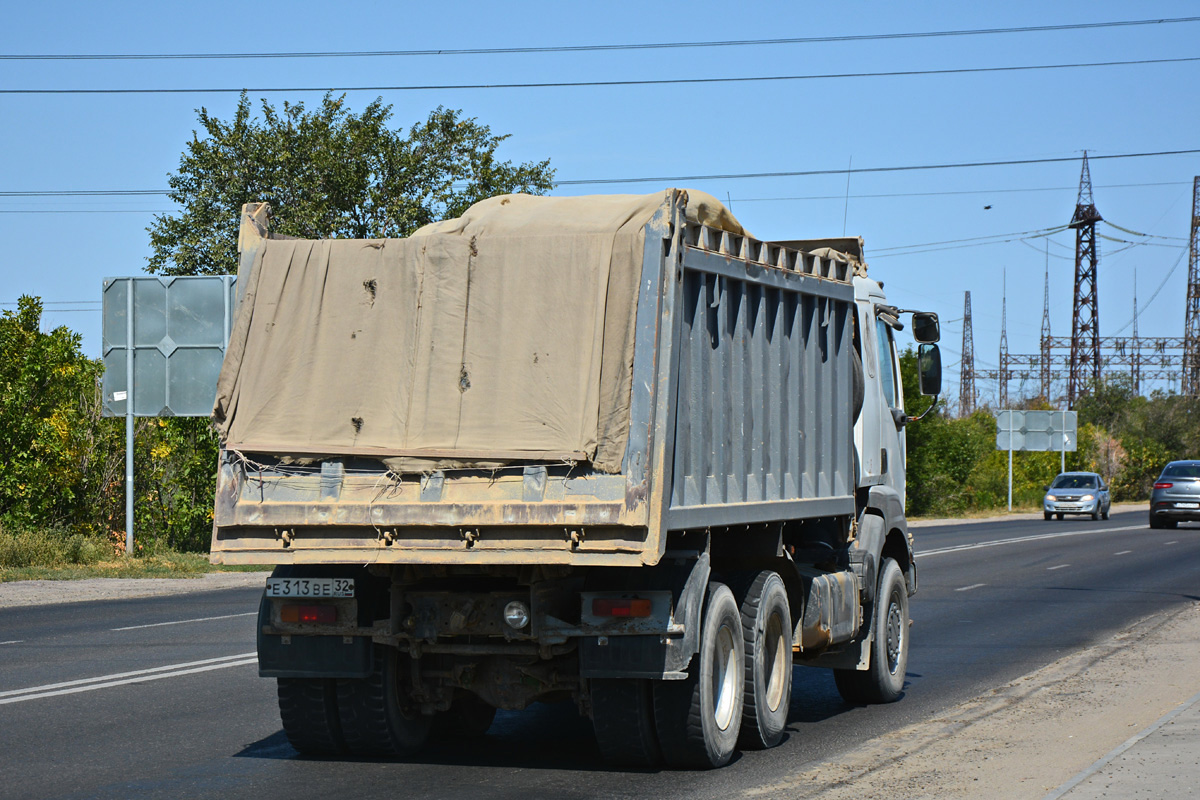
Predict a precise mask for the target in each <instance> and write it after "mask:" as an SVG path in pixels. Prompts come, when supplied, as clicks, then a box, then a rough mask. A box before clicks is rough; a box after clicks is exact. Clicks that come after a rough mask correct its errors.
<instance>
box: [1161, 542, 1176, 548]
mask: <svg viewBox="0 0 1200 800" xmlns="http://www.w3.org/2000/svg"><path fill="white" fill-rule="evenodd" d="M1169 544H1179V542H1163V546H1164V547H1165V546H1166V545H1169Z"/></svg>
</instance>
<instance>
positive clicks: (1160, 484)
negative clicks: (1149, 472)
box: [1154, 481, 1175, 489]
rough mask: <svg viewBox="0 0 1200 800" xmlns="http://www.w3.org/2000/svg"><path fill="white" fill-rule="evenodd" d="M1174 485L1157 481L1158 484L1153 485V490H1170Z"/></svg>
mask: <svg viewBox="0 0 1200 800" xmlns="http://www.w3.org/2000/svg"><path fill="white" fill-rule="evenodd" d="M1174 485H1175V484H1173V483H1171V482H1170V481H1159V482H1158V483H1156V484H1154V488H1155V489H1170V488H1171V487H1172V486H1174Z"/></svg>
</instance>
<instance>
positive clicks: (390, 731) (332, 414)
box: [212, 189, 941, 769]
mask: <svg viewBox="0 0 1200 800" xmlns="http://www.w3.org/2000/svg"><path fill="white" fill-rule="evenodd" d="M269 215H270V210H269V208H268V207H267V206H266V205H265V204H250V205H247V206H246V207H245V208H244V209H243V216H242V227H241V233H240V240H239V248H240V264H239V276H238V287H239V292H240V293H241V295H240V297H239V300H238V310H237V314H236V317H235V323H234V328H233V331H232V334H231V337H230V343H229V347H228V350H227V353H226V357H225V362H224V364H223V367H222V372H221V376H220V380H219V383H218V388H217V397H216V402H215V406H214V411H213V419H214V423H215V425H216V426H217V429H218V432H219V434H220V438H221V454H220V462H219V470H218V479H217V488H216V498H215V508H214V514H213V537H212V560H213V562H214V563H216V564H258V565H275V569H274V572H273V573H272V574H271V577H270V578H269V579H267V581H266V589H265V592H264V596H263V598H262V601H261V604H260V608H259V618H258V664H259V671H260V674H261V675H262V676H264V677H268V678H274V679H276V681H277V685H278V697H279V710H280V716H281V719H282V724H283V730H284V732H285V733H286V735H287V738H288V740H289V741H290V742H291V744H292V745H293V746H294V747H295V748H296V749H297V750H298V751H299V752H301V753H304V754H322V755H339V754H344V755H347V756H351V757H412V756H413V755H414V754H415V753H416V752H417V751H418V750H419V749H420V748H421V747H422V746H423V745H424V744H425V743H426V742H427V741H428V740H429V737H430V736H446V735H449V736H459V737H466V736H481V735H484V734H485V733H486V732H487V730H488V728H489V726H490V725H491V724H492V721H493V717H494V716H495V714H496V711H497V709H505V710H520V709H524V708H526V707H528V706H529V705H530V704H532V703H535V702H555V701H569V702H573V703H575V704H576V705H577V706H578V708H579V710H580V712H581V713H582V714H584V715H586V716H588V717H590V718H591V721H592V724H593V727H594V730H595V735H596V742H597V745H598V750H599V753H600V755H601V756H602V757H603V758H604V759H606V760H607V761H609V762H611V763H614V764H621V765H631V766H640V767H650V766H655V765H662V764H665V765H666V766H668V767H672V768H685V769H686V768H697V769H705V768H712V767H719V766H721V765H723V764H725V763H727V762H728V761H729V759H730V758H731V757H732V755H733V754H734V753H735V752H736V751H738V750H739V749H763V748H769V747H772V746H774V745H776V744H778V743H779V742H780V741H781V739H782V738H783V736H784V732H785V727H786V725H787V716H788V709H789V705H790V697H791V691H792V682H793V679H794V678H793V676H794V672H793V669H792V667H793V665H794V664H801V665H807V666H815V667H824V668H829V669H832V670H833V672H834V678H835V681H836V685H837V688H838V690H839V692H840V693H841V695H842V696H843V697H844V698H845V699H846V700H847V701H848V702H850V703H884V702H891V701H894V700H896V699H897V698H899V697H900V696H901V694H902V693H903V688H904V680H905V665H906V662H907V658H908V652H909V626H910V619H909V597H910V596H911V595H912V594H913V593H914V592H916V590H917V563H916V561H915V560H914V558H913V548H912V537H911V534H910V532H909V530H908V526H907V523H906V520H905V515H904V495H905V477H904V467H905V426H906V424H907V423H908V422H909V421H910V418H909V416H908V415H907V414H906V412H905V411H904V397H903V391H902V382H901V376H900V366H901V361H900V359H899V357H898V355H897V350H896V344H895V338H894V337H895V331H898V330H901V329H902V328H903V327H904V325H905V319H906V317H905V315H908V314H911V325H912V333H913V336H914V338H915V339H916V340H917V342H918V343H919V347H918V351H919V352H918V365H919V366H918V372H919V376H918V377H919V383H920V386H921V391H922V393H923V394H929V395H935V396H936V395H937V393H938V391H939V386H940V381H941V364H940V356H939V354H938V348H937V344H936V341H937V339H938V321H937V315H936V314H934V313H931V312H909V311H904V310H902V309H899V308H896V307H895V306H891V305H888V303H887V300H886V298H885V296H884V294H883V291H882V287H881V284H879V283H877V282H875V281H873V280H871V279H870V278H868V277H867V272H866V263H865V260H864V256H863V245H862V240H861V239H858V238H853V237H842V238H836V239H825V240H789V241H760V240H757V239H755V238H754V237H753V236H751V235H750V234H749V233H748V232H747V231H746V230H745V229H744V228H742V226H741V224H740V223H739V222H738V221H737V219H736V218H734V217H733V215H732V214H731V213H730V212H729V210H728V209H727V208H726V207H724V206H723V205H722V204H721V203H719V202H718V201H716V200H715V199H714V198H712V197H711V196H708V195H705V194H704V193H702V192H696V191H684V190H679V189H670V190H666V191H663V192H658V193H655V194H650V195H615V196H591V197H534V196H529V195H507V196H501V197H494V198H491V199H489V200H485V201H483V202H481V203H478V204H476V205H474V206H472V207H471V208H470V209H469V210H468V211H467V212H466V213H465V214H464V215H463V216H462V217H459V218H457V219H452V220H447V221H445V222H440V223H435V224H433V225H429V226H426V227H425V228H421V229H420V230H418V231H416V232H415V233H414V234H413V235H411V236H409V237H407V238H402V239H386V240H341V239H333V240H300V239H291V238H286V237H276V236H273V235H272V234H271V232H270V230H269V228H270V226H269ZM935 399H936V398H935ZM795 674H804V673H802V672H797V673H795Z"/></svg>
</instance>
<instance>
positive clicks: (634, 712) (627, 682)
mask: <svg viewBox="0 0 1200 800" xmlns="http://www.w3.org/2000/svg"><path fill="white" fill-rule="evenodd" d="M591 694H592V727H593V729H595V731H596V744H597V745H599V746H600V755H601V756H603V758H604V760H605V761H607V762H608V763H610V764H614V765H618V766H623V767H654V766H657V765H658V764H659V762H661V761H662V752H661V751H660V750H659V747H658V735H657V734H656V733H655V731H654V693H653V691H652V690H651V688H650V681H648V680H642V679H619V678H597V679H594V680H593V681H592V682H591Z"/></svg>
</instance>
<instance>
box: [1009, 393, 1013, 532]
mask: <svg viewBox="0 0 1200 800" xmlns="http://www.w3.org/2000/svg"><path fill="white" fill-rule="evenodd" d="M1013 416H1014V414H1012V413H1011V412H1010V413H1009V415H1008V510H1009V511H1012V454H1013Z"/></svg>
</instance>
